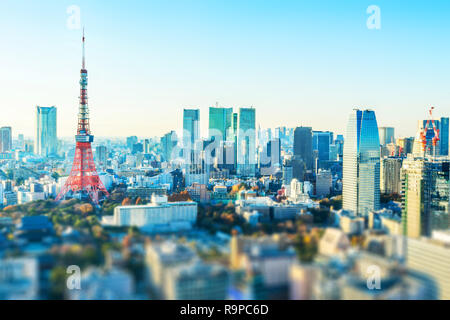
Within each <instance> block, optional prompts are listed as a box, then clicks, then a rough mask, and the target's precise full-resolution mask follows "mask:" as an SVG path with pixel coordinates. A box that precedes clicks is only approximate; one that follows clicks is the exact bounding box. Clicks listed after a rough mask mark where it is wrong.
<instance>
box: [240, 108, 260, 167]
mask: <svg viewBox="0 0 450 320" xmlns="http://www.w3.org/2000/svg"><path fill="white" fill-rule="evenodd" d="M255 129H256V119H255V109H254V108H239V116H238V132H237V172H238V174H239V175H243V176H254V175H255V171H256V130H255Z"/></svg>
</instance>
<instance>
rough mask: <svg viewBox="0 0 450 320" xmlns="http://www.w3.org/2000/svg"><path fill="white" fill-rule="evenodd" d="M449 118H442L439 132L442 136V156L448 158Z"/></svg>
mask: <svg viewBox="0 0 450 320" xmlns="http://www.w3.org/2000/svg"><path fill="white" fill-rule="evenodd" d="M448 120H449V118H444V117H443V118H441V121H440V130H439V134H440V145H441V152H440V155H441V156H448V155H449V153H448V146H449V144H448V135H449V123H448Z"/></svg>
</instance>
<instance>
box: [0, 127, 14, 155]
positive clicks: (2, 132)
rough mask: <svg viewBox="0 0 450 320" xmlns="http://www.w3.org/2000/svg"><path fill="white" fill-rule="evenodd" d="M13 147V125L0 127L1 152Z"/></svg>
mask: <svg viewBox="0 0 450 320" xmlns="http://www.w3.org/2000/svg"><path fill="white" fill-rule="evenodd" d="M11 148H12V129H11V127H2V128H0V152H8V151H11Z"/></svg>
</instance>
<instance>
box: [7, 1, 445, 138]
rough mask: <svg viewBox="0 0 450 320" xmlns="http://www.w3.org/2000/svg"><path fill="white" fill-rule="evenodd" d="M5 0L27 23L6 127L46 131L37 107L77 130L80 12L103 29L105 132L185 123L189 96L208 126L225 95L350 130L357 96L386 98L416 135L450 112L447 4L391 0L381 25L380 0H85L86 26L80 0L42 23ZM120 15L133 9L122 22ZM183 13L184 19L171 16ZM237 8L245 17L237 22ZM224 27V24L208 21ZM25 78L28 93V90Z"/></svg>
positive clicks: (280, 122) (388, 122) (267, 115)
mask: <svg viewBox="0 0 450 320" xmlns="http://www.w3.org/2000/svg"><path fill="white" fill-rule="evenodd" d="M2 5H7V6H8V12H10V13H11V12H13V13H14V14H10V16H4V15H1V14H0V15H1V18H2V19H0V21H2V22H0V23H2V24H3V23H6V24H8V25H9V26H11V25H12V26H14V27H13V28H8V30H12V32H10V33H8V34H6V35H5V37H4V41H6V43H7V44H8V45H7V46H6V48H5V59H3V60H2V61H1V62H0V65H1V67H2V70H5V72H4V73H3V74H2V76H0V83H1V84H2V86H3V88H5V93H4V101H3V103H4V104H5V105H6V106H9V107H10V108H12V109H13V110H15V111H17V112H14V113H12V114H10V115H8V117H4V118H3V119H2V121H1V122H0V126H10V127H12V128H13V134H14V137H15V136H16V135H17V134H19V133H22V134H24V135H26V136H27V137H34V130H35V129H34V128H33V126H32V125H31V124H32V123H34V119H33V112H31V111H32V110H33V109H34V108H35V107H36V106H37V105H40V106H44V107H50V106H56V108H58V109H59V111H58V119H57V122H58V137H59V138H63V137H71V136H72V135H73V132H74V130H75V124H74V123H73V121H72V119H73V118H74V117H75V116H76V112H77V96H78V94H77V90H78V89H77V86H78V83H77V81H76V80H75V79H76V77H77V75H76V74H75V72H76V70H77V66H78V65H79V56H80V51H81V48H80V46H79V41H78V40H79V36H80V34H81V24H82V25H86V26H87V31H88V34H89V37H90V39H91V40H90V42H89V45H88V47H87V50H88V56H89V58H88V61H87V66H88V68H89V69H90V70H91V78H90V84H91V95H92V99H91V114H92V119H93V123H94V124H93V131H95V132H96V134H97V135H98V136H99V137H104V136H115V137H125V136H130V135H138V136H141V137H149V136H162V135H163V134H165V133H167V132H168V131H170V130H180V128H182V123H181V121H182V116H181V114H182V110H183V109H184V108H199V109H200V113H201V114H202V117H201V121H200V127H201V136H204V137H206V136H207V135H208V134H207V132H208V121H207V119H208V117H207V114H208V108H209V107H211V106H215V104H216V102H218V103H219V106H223V107H233V108H234V109H238V108H241V107H244V108H245V107H251V106H254V107H255V108H256V109H257V115H256V125H257V127H258V124H259V125H261V127H263V128H269V127H270V128H275V127H278V126H287V127H297V126H311V127H312V128H313V129H314V130H323V131H326V130H330V131H333V132H335V133H337V134H343V133H344V130H345V124H346V115H347V114H348V112H350V111H351V110H352V109H353V108H355V107H360V108H364V109H366V108H369V109H373V110H375V111H376V113H377V118H378V122H379V125H380V126H389V127H390V126H392V127H395V128H396V136H397V137H398V136H414V135H415V133H416V129H417V122H416V119H420V118H425V117H426V110H427V108H429V106H431V105H433V106H435V107H436V117H441V116H444V117H445V116H448V111H447V110H449V107H448V102H447V101H449V94H448V92H447V90H444V88H445V87H447V84H446V83H448V79H446V78H445V77H444V74H446V73H447V72H446V71H445V70H446V69H448V67H449V65H448V62H447V61H446V59H445V58H444V57H445V56H447V55H448V53H449V47H448V44H447V43H446V42H445V41H444V38H443V37H444V36H445V34H446V31H448V28H449V26H448V25H446V24H443V21H444V20H443V19H445V18H446V17H445V14H444V12H445V8H446V7H447V6H448V5H447V4H446V3H444V2H440V3H436V4H435V6H434V7H433V8H427V7H425V3H414V4H408V13H410V16H408V15H407V14H406V13H404V12H403V11H402V9H403V7H402V6H401V5H400V4H390V3H388V2H386V1H379V3H378V4H377V5H379V7H380V9H381V17H382V18H381V19H382V28H381V29H380V30H370V29H368V28H367V26H366V20H367V18H368V17H369V15H368V14H367V13H366V9H367V7H368V5H369V4H367V5H366V4H364V3H356V2H355V1H351V2H349V3H347V4H346V5H342V6H341V5H336V4H333V3H331V2H329V3H328V5H327V6H325V7H326V8H327V10H317V5H314V4H307V3H306V4H305V3H302V4H299V3H293V2H290V1H286V2H285V3H284V5H283V6H278V7H276V9H275V8H273V7H274V4H273V3H272V2H270V3H267V4H258V6H256V4H255V3H252V2H249V3H246V4H240V5H238V4H236V3H234V4H229V5H227V4H204V3H201V2H193V3H191V4H190V6H189V5H186V4H182V3H179V2H176V3H175V5H174V6H173V7H174V8H175V9H171V10H169V8H168V7H167V6H166V5H165V4H161V3H154V2H152V3H150V4H148V3H141V2H137V3H136V5H135V6H128V7H126V6H125V5H123V4H120V5H119V4H108V5H106V4H105V3H99V2H97V3H95V4H92V3H88V2H86V1H80V2H79V3H78V4H77V5H78V7H79V8H80V10H81V11H80V12H81V16H80V17H81V19H80V20H81V24H80V26H79V28H75V29H70V28H68V26H67V20H68V19H69V18H70V16H71V13H68V12H67V11H68V8H69V7H70V6H71V3H58V4H55V3H52V2H51V1H47V2H44V3H42V4H39V6H40V9H44V10H41V11H42V16H41V15H40V16H39V23H37V21H36V19H37V17H34V16H33V15H32V13H31V12H33V10H32V9H33V7H34V6H38V4H34V3H32V2H21V3H15V2H10V1H5V2H4V3H3V4H2ZM322 5H323V4H322ZM236 6H237V7H236ZM41 7H42V8H41ZM24 8H27V10H23V9H24ZM255 8H257V9H258V10H254V9H255ZM231 9H233V11H232V10H231ZM274 9H275V10H274ZM270 10H272V13H273V14H272V15H270V14H269V12H270ZM235 11H239V13H235ZM2 12H6V10H2ZM183 12H185V13H186V16H184V15H183V14H182V13H183ZM252 12H253V13H252ZM318 12H320V15H319V14H318ZM419 13H420V14H419ZM120 14H121V15H124V16H125V17H126V19H124V20H120V21H119V20H118V17H119V15H120ZM209 14H211V15H209ZM13 16H14V20H12V17H13ZM174 17H176V18H177V19H178V18H179V21H178V20H177V19H175V20H176V21H175V22H176V23H174V24H173V25H171V22H174ZM269 17H270V18H271V20H270V22H271V23H269V22H267V21H266V20H267V18H269ZM193 18H194V19H193ZM214 18H215V20H214ZM230 18H235V19H234V21H235V23H234V24H233V25H228V24H227V22H228V21H229V19H230ZM244 18H246V19H244ZM247 18H248V19H247ZM264 18H266V19H264ZM413 18H415V20H414V19H413ZM431 18H433V20H431ZM97 19H100V21H102V22H104V25H103V26H102V27H99V26H100V25H102V24H98V23H96V22H97ZM186 19H187V20H186ZM211 19H213V20H214V21H215V22H216V23H215V24H214V23H212V22H211V21H210V20H211ZM109 20H111V21H112V22H111V21H109ZM194 20H195V21H196V22H195V23H194V22H191V21H194ZM230 21H231V20H230ZM130 22H133V23H130ZM322 24H323V25H322ZM327 24H328V25H330V26H334V28H327V27H326V25H327ZM211 25H213V26H215V28H212V29H211V28H209V29H208V28H205V27H206V26H211ZM30 26H33V28H30ZM182 26H184V27H185V28H184V29H183V28H181V27H182ZM161 27H162V28H161ZM207 29H208V30H207ZM330 29H332V30H330ZM2 30H6V28H2ZM297 31H298V32H297ZM348 33H349V34H351V35H352V36H354V37H355V38H354V39H353V38H351V37H349V36H348ZM411 34H414V35H415V39H416V42H411V41H410V40H411V39H410V37H411ZM431 34H433V37H432V38H431V39H428V37H430V35H431ZM404 35H406V36H407V37H406V38H405V39H403V41H404V42H402V36H404ZM440 39H442V41H439V40H440ZM322 40H323V41H322ZM398 41H400V42H398ZM270 42H272V45H268V44H269V43H270ZM353 42H354V43H353ZM23 43H27V46H26V47H25V46H24V45H23ZM206 43H208V46H206V47H205V44H206ZM403 44H404V45H405V47H402V45H403ZM274 45H275V46H279V48H278V50H275V49H274V48H273V47H274ZM29 48H35V50H29ZM124 48H129V50H125V49H124ZM236 48H239V49H240V50H235V49H236ZM425 48H426V49H425ZM305 49H306V50H305ZM392 49H393V50H392ZM131 52H132V54H131ZM330 52H333V54H330ZM178 53H181V54H178ZM174 62H176V63H175V64H174ZM415 63H420V66H419V65H418V64H415ZM362 70H364V72H363V71H362ZM437 71H439V72H437ZM238 74H239V79H238V78H237V76H236V75H238ZM431 75H432V76H431ZM302 88H304V90H302ZM24 90H26V92H27V95H23V94H20V92H23V91H24ZM324 92H326V94H323V93H324ZM393 105H395V106H397V107H396V108H393ZM123 106H126V107H125V108H124V107H123ZM174 114H176V115H177V116H175V117H174V116H173V115H174ZM292 115H294V116H292ZM318 115H320V117H317V116H318Z"/></svg>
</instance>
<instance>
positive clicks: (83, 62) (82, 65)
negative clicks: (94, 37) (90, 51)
mask: <svg viewBox="0 0 450 320" xmlns="http://www.w3.org/2000/svg"><path fill="white" fill-rule="evenodd" d="M84 42H85V38H84V27H83V61H82V64H81V68H82V69H85V68H86V57H85V56H86V54H85V50H84Z"/></svg>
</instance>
